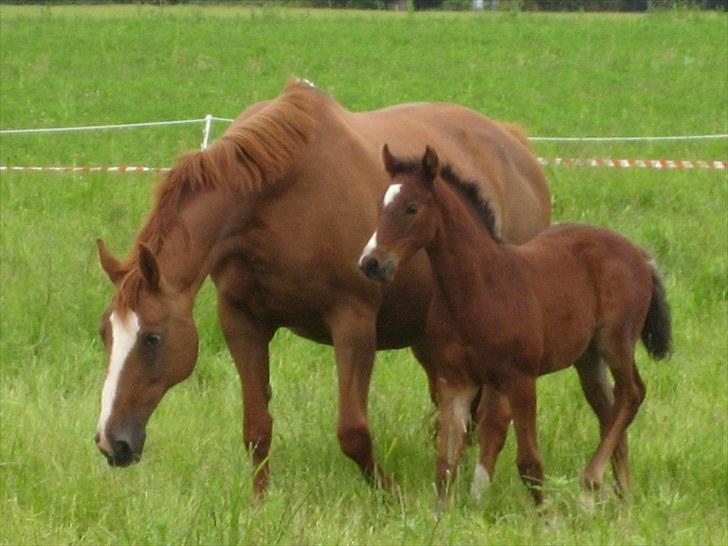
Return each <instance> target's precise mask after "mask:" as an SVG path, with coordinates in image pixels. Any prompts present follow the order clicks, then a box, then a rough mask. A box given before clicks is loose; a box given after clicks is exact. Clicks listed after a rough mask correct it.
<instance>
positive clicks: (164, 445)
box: [0, 6, 728, 545]
mask: <svg viewBox="0 0 728 546" xmlns="http://www.w3.org/2000/svg"><path fill="white" fill-rule="evenodd" d="M727 22H728V21H727V19H726V15H725V14H719V13H701V12H692V11H675V12H658V13H647V14H640V15H615V14H601V15H600V14H588V15H586V14H536V13H519V12H506V13H497V14H489V13H486V14H469V13H462V14H439V13H415V14H408V13H380V12H367V13H355V12H332V11H313V10H311V11H309V10H290V11H285V10H277V9H254V10H249V9H236V8H229V7H220V8H199V7H186V8H182V7H168V8H150V7H137V6H127V7H88V8H87V7H53V8H47V7H42V8H24V7H10V6H0V126H1V127H2V128H3V129H10V128H24V127H59V126H69V125H88V124H102V123H125V122H141V121H156V120H170V119H188V118H200V117H203V116H204V115H205V114H208V113H213V114H215V115H217V116H224V117H233V116H235V115H236V114H237V113H239V112H240V111H241V110H242V109H243V108H244V107H246V106H247V105H249V104H250V103H252V102H255V101H257V100H261V99H265V98H271V97H273V96H275V95H277V94H278V92H279V91H280V89H281V88H282V86H283V84H284V83H285V81H286V80H287V78H288V77H290V76H291V75H294V74H295V75H299V76H301V77H305V78H308V79H310V80H312V81H314V82H315V83H316V84H318V85H319V86H320V87H321V88H323V89H325V90H326V91H328V92H329V93H331V94H332V95H333V96H334V97H336V98H337V99H338V100H339V101H340V102H341V103H342V104H344V105H345V106H346V107H348V108H350V109H353V110H366V109H374V108H379V107H383V106H387V105H390V104H394V103H398V102H408V101H433V100H443V101H452V102H457V103H461V104H464V105H466V106H469V107H471V108H474V109H476V110H478V111H480V112H483V113H484V114H486V115H489V116H491V117H494V118H498V119H506V120H511V121H517V122H519V123H522V124H523V125H524V126H526V127H527V128H528V129H529V131H530V133H531V134H532V135H538V136H600V135H683V134H685V135H699V134H715V133H726V132H728V128H727V127H726V124H727V121H726V120H727V118H728V111H727V109H728V106H727V104H728V92H727V87H726V86H727V83H726V82H727V81H728V73H727V72H728V69H727V68H726V67H727V62H728V45H726V44H728V30H727V28H728V26H727ZM224 125H225V124H224V123H217V124H216V125H215V131H214V133H215V135H219V134H220V133H221V132H222V131H223V130H224ZM201 128H202V124H200V125H191V126H176V127H164V128H153V129H125V130H118V131H110V132H89V133H71V134H53V135H23V136H20V135H18V136H15V135H2V137H1V138H2V140H1V147H0V164H2V165H53V164H57V165H114V164H145V165H151V166H169V165H171V164H172V163H173V162H174V160H175V157H177V156H178V155H179V154H180V153H182V152H183V151H185V150H187V149H190V148H195V147H197V146H199V143H200V142H201V140H202V132H201ZM533 147H534V152H535V153H536V154H537V155H539V156H544V157H554V156H559V157H618V158H647V159H650V158H667V159H693V160H726V159H728V141H726V140H725V139H723V140H700V141H676V142H629V143H611V144H604V143H548V144H547V143H534V145H533ZM546 173H547V176H548V179H549V181H550V184H551V188H552V192H553V196H554V197H553V208H554V219H555V221H579V222H588V223H593V224H598V225H602V226H608V227H611V228H614V229H617V230H619V231H621V232H623V233H624V234H626V235H627V236H629V237H630V238H632V239H633V240H634V241H635V242H636V243H638V244H640V245H643V246H644V247H646V248H648V249H649V250H650V251H651V252H652V253H653V255H654V256H655V258H656V260H657V262H658V264H659V265H660V267H661V269H662V271H663V272H664V275H665V282H666V287H667V291H668V298H669V301H670V304H671V306H672V312H673V330H674V347H675V351H674V354H673V356H672V358H671V359H670V360H668V361H666V362H661V363H654V362H651V361H649V360H648V359H647V357H646V354H645V352H644V350H643V349H642V348H640V349H639V351H638V365H639V367H640V370H641V373H642V376H643V378H644V380H645V383H646V384H647V399H646V401H645V404H644V405H643V406H642V408H641V411H640V412H639V414H638V416H637V418H636V419H635V422H634V423H633V424H632V426H631V428H630V436H629V437H630V450H631V453H630V459H631V467H632V474H633V479H634V494H633V496H632V499H631V500H630V501H629V502H627V503H621V502H619V501H618V500H617V499H615V498H614V496H612V495H610V494H609V493H608V489H609V487H607V493H606V494H605V495H604V496H603V499H602V502H601V503H600V504H598V505H597V506H596V508H595V509H594V510H591V511H589V510H586V509H585V508H584V507H583V506H582V504H581V503H580V492H579V486H578V476H579V473H580V471H581V468H582V467H583V465H584V464H585V462H586V461H587V460H588V457H589V456H590V455H591V454H592V452H593V450H594V448H595V447H596V443H597V439H598V428H597V422H596V419H595V418H594V416H593V415H592V414H591V411H590V410H589V408H588V407H587V404H586V403H585V401H584V400H583V396H582V394H581V390H580V388H579V386H578V381H577V378H576V374H575V373H574V372H573V371H571V370H568V371H564V372H562V373H560V374H557V375H555V376H552V377H546V378H543V379H542V380H541V381H540V384H539V397H540V398H539V417H538V419H539V421H538V423H539V440H540V448H541V452H542V456H543V460H544V465H545V471H546V473H547V475H548V482H547V484H546V490H547V494H548V498H549V500H548V504H547V513H546V515H538V514H537V513H536V512H535V510H534V509H533V506H532V503H531V500H530V496H529V495H528V494H527V492H526V491H525V489H524V487H523V486H522V484H521V483H520V480H519V478H518V475H517V471H516V468H515V464H514V460H515V445H514V443H515V442H514V439H513V434H511V436H510V437H509V440H508V443H507V445H506V448H505V449H504V451H503V453H502V455H501V458H500V460H499V464H498V468H497V473H496V476H495V480H494V482H493V484H492V486H491V488H490V489H489V490H488V492H487V494H486V496H485V498H484V500H483V501H481V502H476V501H475V500H473V499H471V498H470V497H469V496H468V494H467V493H468V488H469V485H470V479H471V476H472V468H473V464H474V460H475V457H476V449H475V448H474V447H473V448H470V449H469V450H468V452H467V455H466V461H465V463H464V467H463V472H462V475H461V479H460V482H459V484H458V489H457V491H456V498H455V501H454V503H453V505H452V507H451V508H450V510H449V511H448V512H447V513H446V514H445V515H444V516H443V517H442V518H440V519H436V518H435V517H434V512H433V508H434V499H435V495H434V487H433V476H434V445H433V442H432V437H431V431H432V419H431V415H432V410H431V404H430V402H429V398H428V395H427V388H426V381H425V378H424V374H423V373H422V372H421V371H420V369H419V367H418V365H417V363H416V362H415V360H414V358H413V357H412V356H411V355H410V353H409V351H394V352H386V353H380V354H379V355H378V357H377V364H376V367H375V372H374V379H373V383H372V388H371V396H370V417H371V426H372V431H373V434H374V441H375V450H376V453H377V456H378V458H379V459H380V461H381V462H382V463H383V465H384V466H385V468H386V470H387V471H388V472H390V473H391V474H392V475H393V476H394V477H395V479H396V480H397V481H398V483H399V484H400V485H401V494H399V495H388V494H385V493H382V492H380V491H377V490H372V489H370V488H369V487H368V486H367V485H366V484H365V482H364V480H363V479H362V478H361V477H360V475H359V473H358V471H357V470H356V468H355V465H354V464H353V463H352V462H350V461H349V460H348V459H346V458H345V457H344V456H343V455H342V454H341V453H340V450H339V447H338V443H337V441H336V436H335V423H336V404H337V401H336V379H335V370H334V365H333V355H332V350H331V349H330V348H329V347H324V346H320V345H316V344H313V343H311V342H307V341H305V340H301V339H300V338H297V337H295V336H294V335H293V334H291V333H290V332H287V331H280V332H279V333H278V335H277V336H276V338H275V340H274V343H273V346H272V350H271V355H272V356H271V381H272V387H273V391H274V397H273V401H272V403H271V409H272V413H273V416H274V419H275V423H274V438H273V448H272V451H271V468H272V473H273V478H272V488H271V490H270V493H269V495H268V496H267V498H266V499H265V500H264V501H262V502H260V503H258V504H256V505H253V504H251V479H250V478H251V467H250V463H249V461H248V460H247V458H246V456H245V453H244V451H243V449H242V443H241V409H240V385H239V382H238V379H237V375H236V373H235V370H234V366H233V364H232V360H231V358H230V356H229V354H228V352H227V349H226V347H225V344H224V341H223V339H222V335H221V333H220V331H219V328H218V326H217V323H216V318H215V303H214V301H215V298H214V290H213V289H212V287H211V286H210V285H206V286H205V287H204V288H203V290H202V291H201V293H200V295H199V297H198V300H197V306H196V309H195V314H196V317H197V324H198V329H199V332H200V338H201V350H200V359H199V363H198V366H197V369H196V370H195V372H194V374H193V376H192V377H191V378H190V379H189V380H188V381H186V382H185V383H183V384H181V385H180V386H178V387H176V388H175V389H173V390H172V391H170V393H169V394H168V395H167V397H166V398H165V399H164V400H163V401H162V403H161V405H160V407H159V408H158V410H157V411H156V412H155V414H154V415H153V417H152V420H151V421H150V423H149V426H148V429H147V432H148V438H147V444H146V448H145V453H144V457H143V460H142V462H141V464H139V465H135V466H134V467H131V468H128V469H111V468H109V467H108V466H107V465H106V463H105V461H104V459H103V458H102V457H101V456H100V455H99V453H98V452H97V450H96V447H95V446H94V444H93V440H92V438H93V434H94V432H95V426H96V419H97V417H98V411H99V398H100V391H101V381H102V379H103V375H104V368H103V366H104V356H103V348H102V346H101V343H100V341H99V339H98V335H97V333H96V328H97V324H98V320H99V318H100V315H101V313H102V311H103V309H104V308H105V306H106V305H107V303H108V300H109V298H110V296H111V293H112V291H111V285H110V284H109V282H108V280H107V279H106V277H105V276H104V274H103V273H102V272H101V270H100V268H99V266H98V263H97V257H96V249H95V244H94V241H95V239H96V237H103V238H104V239H105V240H106V241H107V243H108V245H109V246H110V248H111V249H113V250H114V251H115V252H116V253H118V254H124V253H125V252H126V251H127V250H128V246H129V244H130V242H131V240H132V238H133V236H134V234H135V233H136V230H137V229H138V227H139V225H140V223H141V221H142V219H143V218H144V216H145V214H146V212H147V211H148V208H149V202H150V197H151V193H152V188H153V186H154V183H155V177H154V175H150V174H139V175H132V174H125V175H122V174H85V175H80V174H79V175H70V174H55V173H43V174H41V173H24V174H19V173H2V174H1V175H0V223H1V224H0V225H1V226H2V227H1V231H0V237H1V239H2V254H1V255H0V327H1V331H0V357H1V362H0V370H1V376H0V378H1V380H0V513H1V515H0V542H1V543H3V544H8V545H10V544H167V543H170V544H180V543H199V544H222V543H226V544H238V543H240V544H319V543H323V544H533V543H539V544H541V543H544V544H618V545H622V544H716V545H717V544H726V543H728V449H727V446H728V428H727V422H728V420H727V415H728V394H727V393H728V367H727V364H728V363H727V362H726V361H727V357H726V355H727V354H728V341H727V334H726V332H727V331H728V308H727V304H726V301H727V299H728V278H727V276H726V273H727V267H728V226H727V216H726V214H727V212H726V211H727V210H728V185H727V181H726V171H717V170H669V171H668V170H645V169H641V170H637V169H629V170H626V169H625V170H620V169H604V168H603V169H588V168H566V167H549V168H547V169H546ZM302 206H305V205H304V204H302ZM608 483H611V476H609V477H608Z"/></svg>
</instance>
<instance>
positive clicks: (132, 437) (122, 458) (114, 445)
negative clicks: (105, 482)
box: [94, 428, 146, 466]
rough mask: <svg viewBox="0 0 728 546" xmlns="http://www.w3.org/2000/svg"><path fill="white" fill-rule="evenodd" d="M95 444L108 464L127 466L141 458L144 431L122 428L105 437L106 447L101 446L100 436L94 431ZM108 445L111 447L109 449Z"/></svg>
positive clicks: (144, 437) (144, 436)
mask: <svg viewBox="0 0 728 546" xmlns="http://www.w3.org/2000/svg"><path fill="white" fill-rule="evenodd" d="M94 439H95V440H96V445H97V446H98V448H99V451H101V453H102V454H103V455H104V456H105V457H106V461H107V462H108V463H109V466H129V465H130V464H132V463H136V462H139V460H140V459H141V458H142V450H143V449H144V440H145V439H146V432H144V430H143V429H132V428H126V429H122V430H121V431H119V432H118V433H116V434H111V435H109V436H108V438H107V439H106V440H107V441H106V444H107V447H102V444H101V438H100V436H99V434H98V433H96V437H95V438H94ZM108 447H110V448H111V449H110V450H109V449H108Z"/></svg>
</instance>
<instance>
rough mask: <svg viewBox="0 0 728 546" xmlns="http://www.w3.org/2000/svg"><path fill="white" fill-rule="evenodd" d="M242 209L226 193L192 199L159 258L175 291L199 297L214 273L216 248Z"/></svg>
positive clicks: (237, 202) (180, 215)
mask: <svg viewBox="0 0 728 546" xmlns="http://www.w3.org/2000/svg"><path fill="white" fill-rule="evenodd" d="M239 208H240V205H239V200H238V199H235V198H234V196H233V195H231V194H230V193H226V192H223V191H208V192H202V193H199V194H195V195H194V196H191V197H190V198H189V201H188V202H187V203H186V204H185V206H184V207H183V208H182V209H181V210H180V211H179V218H178V220H179V221H178V223H177V225H176V226H175V227H174V228H173V229H172V231H171V232H170V233H168V234H167V235H166V237H165V242H164V245H163V246H162V250H161V251H160V254H159V260H160V267H161V270H162V273H163V274H164V276H165V278H166V280H167V281H168V283H169V284H170V285H171V286H172V287H173V288H175V289H176V290H179V291H187V292H190V293H191V294H192V295H194V294H196V293H197V291H198V290H199V289H200V287H201V285H202V283H203V282H204V280H205V278H207V275H208V274H209V273H210V268H211V267H212V262H211V260H212V258H213V256H212V255H213V252H214V249H215V246H216V244H217V243H218V242H219V241H220V239H221V237H222V236H223V234H224V231H225V230H226V229H227V228H228V227H229V225H230V223H231V218H232V216H233V214H234V213H235V212H236V211H237V210H239Z"/></svg>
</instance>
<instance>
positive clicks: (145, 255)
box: [139, 243, 162, 292]
mask: <svg viewBox="0 0 728 546" xmlns="http://www.w3.org/2000/svg"><path fill="white" fill-rule="evenodd" d="M139 272H140V273H141V275H142V279H144V283H145V284H146V285H147V288H149V289H151V290H152V291H153V292H156V291H158V290H159V287H160V284H161V281H162V274H161V273H160V272H159V263H158V262H157V258H156V257H155V256H154V253H153V252H152V249H150V248H149V247H148V246H147V245H145V244H144V243H139Z"/></svg>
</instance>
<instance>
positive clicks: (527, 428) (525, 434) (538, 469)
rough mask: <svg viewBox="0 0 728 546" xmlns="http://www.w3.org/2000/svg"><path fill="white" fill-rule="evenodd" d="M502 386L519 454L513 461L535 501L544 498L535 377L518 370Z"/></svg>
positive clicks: (540, 501) (541, 500) (538, 501)
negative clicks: (510, 411) (511, 413)
mask: <svg viewBox="0 0 728 546" xmlns="http://www.w3.org/2000/svg"><path fill="white" fill-rule="evenodd" d="M504 390H505V392H506V396H507V397H508V403H509V404H510V406H511V410H512V412H513V426H514V428H515V429H516V439H517V442H518V455H517V457H516V464H517V465H518V472H519V474H520V475H521V479H522V480H523V482H524V483H525V484H526V485H527V486H528V488H529V489H530V490H531V494H532V495H533V500H534V501H535V502H536V504H541V503H542V502H543V492H542V491H541V485H542V484H543V465H542V464H541V456H540V455H539V452H538V439H537V433H536V377H535V376H532V375H528V374H526V373H521V372H517V373H515V374H514V375H513V376H512V377H510V378H509V379H508V380H507V381H506V383H505V385H504Z"/></svg>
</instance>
